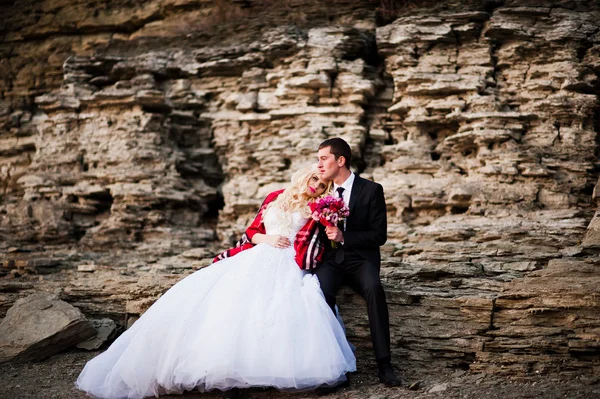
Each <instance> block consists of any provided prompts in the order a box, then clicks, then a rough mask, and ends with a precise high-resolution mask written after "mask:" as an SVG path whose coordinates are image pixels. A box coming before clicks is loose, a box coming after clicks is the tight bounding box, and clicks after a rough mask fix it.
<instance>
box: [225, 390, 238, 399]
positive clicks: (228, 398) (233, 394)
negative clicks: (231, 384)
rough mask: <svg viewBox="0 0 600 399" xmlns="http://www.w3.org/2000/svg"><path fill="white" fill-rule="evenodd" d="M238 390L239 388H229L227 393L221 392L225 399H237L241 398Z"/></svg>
mask: <svg viewBox="0 0 600 399" xmlns="http://www.w3.org/2000/svg"><path fill="white" fill-rule="evenodd" d="M241 396H242V395H241V394H240V389H239V388H231V389H229V390H227V391H224V392H223V397H224V398H225V399H238V398H241Z"/></svg>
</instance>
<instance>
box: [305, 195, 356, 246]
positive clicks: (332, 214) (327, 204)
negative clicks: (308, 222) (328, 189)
mask: <svg viewBox="0 0 600 399" xmlns="http://www.w3.org/2000/svg"><path fill="white" fill-rule="evenodd" d="M310 211H311V213H312V218H313V219H314V220H316V221H317V222H319V223H321V224H322V225H323V226H337V225H338V223H341V222H343V221H344V220H345V219H346V218H347V217H348V215H350V209H348V207H347V206H346V204H345V203H344V200H343V199H342V198H339V197H334V196H333V195H327V196H325V197H323V198H319V199H318V200H317V201H315V202H312V203H311V204H310ZM336 245H337V244H336V243H335V241H331V247H332V248H335V247H336Z"/></svg>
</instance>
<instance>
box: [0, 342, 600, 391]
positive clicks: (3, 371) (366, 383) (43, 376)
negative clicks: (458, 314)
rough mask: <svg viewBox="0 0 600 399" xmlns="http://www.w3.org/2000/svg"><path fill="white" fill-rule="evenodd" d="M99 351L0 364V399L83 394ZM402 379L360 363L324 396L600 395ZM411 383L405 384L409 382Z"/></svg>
mask: <svg viewBox="0 0 600 399" xmlns="http://www.w3.org/2000/svg"><path fill="white" fill-rule="evenodd" d="M98 353H100V352H83V351H75V350H72V351H69V352H65V353H62V354H58V355H55V356H53V357H51V358H50V359H47V360H45V361H43V362H40V363H28V364H20V365H12V364H5V365H1V366H0V398H2V399H13V398H14V399H33V398H36V399H37V398H40V399H42V398H43V399H78V398H81V399H83V398H87V397H88V396H86V395H85V394H84V393H83V392H80V391H78V390H77V389H76V388H75V386H74V382H75V380H76V379H77V376H78V374H79V372H80V371H81V369H82V368H83V366H84V364H85V363H86V362H87V361H88V360H89V359H91V358H92V357H94V356H95V355H96V354H98ZM398 375H399V376H400V377H401V378H402V380H403V381H405V386H403V387H400V388H386V387H384V386H383V385H381V384H379V383H378V382H377V380H376V377H375V369H374V368H373V367H369V366H363V369H359V370H358V372H357V373H354V374H352V375H351V380H350V381H351V383H350V387H348V388H344V389H341V390H339V391H338V392H336V393H334V394H330V395H327V396H322V397H325V398H331V399H334V398H348V399H355V398H356V399H358V398H360V399H362V398H368V399H389V398H484V399H517V398H519V399H521V398H543V399H547V398H548V399H554V398H569V399H573V398H594V399H595V398H600V378H597V377H589V376H581V377H575V378H574V377H570V378H567V377H565V376H552V375H547V376H534V377H529V378H518V379H517V378H500V377H497V376H490V375H483V374H470V373H467V372H463V371H455V372H452V371H448V372H447V373H445V372H438V373H435V374H434V375H431V374H424V373H423V372H421V373H419V372H417V371H413V372H410V371H406V370H405V371H402V370H398ZM410 385H413V386H412V387H411V388H412V389H409V386H410ZM241 395H242V397H243V398H257V399H259V398H260V399H267V398H282V399H283V398H298V399H300V398H317V397H319V396H317V395H316V394H315V393H314V392H299V393H288V392H278V391H275V390H272V389H269V390H263V389H250V390H245V391H242V392H241ZM222 397H223V393H221V392H218V391H215V392H208V393H199V392H186V393H184V394H183V395H165V396H161V398H171V399H175V398H180V399H193V398H195V399H213V398H222Z"/></svg>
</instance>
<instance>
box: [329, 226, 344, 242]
mask: <svg viewBox="0 0 600 399" xmlns="http://www.w3.org/2000/svg"><path fill="white" fill-rule="evenodd" d="M325 233H327V238H329V239H330V240H331V241H335V242H342V241H344V234H342V230H340V229H339V228H337V227H335V226H327V227H325Z"/></svg>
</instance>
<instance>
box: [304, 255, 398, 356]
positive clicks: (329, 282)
mask: <svg viewBox="0 0 600 399" xmlns="http://www.w3.org/2000/svg"><path fill="white" fill-rule="evenodd" d="M340 251H343V252H342V253H343V255H342V257H343V260H342V261H340V256H339V254H338V252H340ZM336 255H337V256H336ZM315 274H316V275H317V277H318V278H319V283H320V284H321V290H322V291H323V294H324V295H325V300H326V301H327V304H328V305H329V307H331V310H332V311H334V307H335V303H336V299H335V297H336V294H337V292H338V290H339V289H340V287H341V286H342V285H347V286H349V287H350V288H352V289H353V290H354V291H356V292H357V293H358V294H360V295H361V296H362V297H363V298H364V300H365V302H366V303H367V313H368V315H369V328H370V330H371V339H372V341H373V349H374V350H375V359H376V360H377V363H379V364H384V363H388V362H390V360H391V354H390V322H389V314H388V307H387V302H386V299H385V292H384V290H383V287H382V285H381V280H380V278H379V267H378V266H376V265H373V264H372V263H370V262H368V261H367V260H365V258H363V257H362V256H360V255H359V254H357V253H356V252H354V251H352V250H348V249H338V250H337V251H332V252H331V253H327V254H326V256H325V259H324V262H323V264H321V265H320V266H319V267H317V269H316V271H315ZM334 312H335V311H334Z"/></svg>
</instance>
